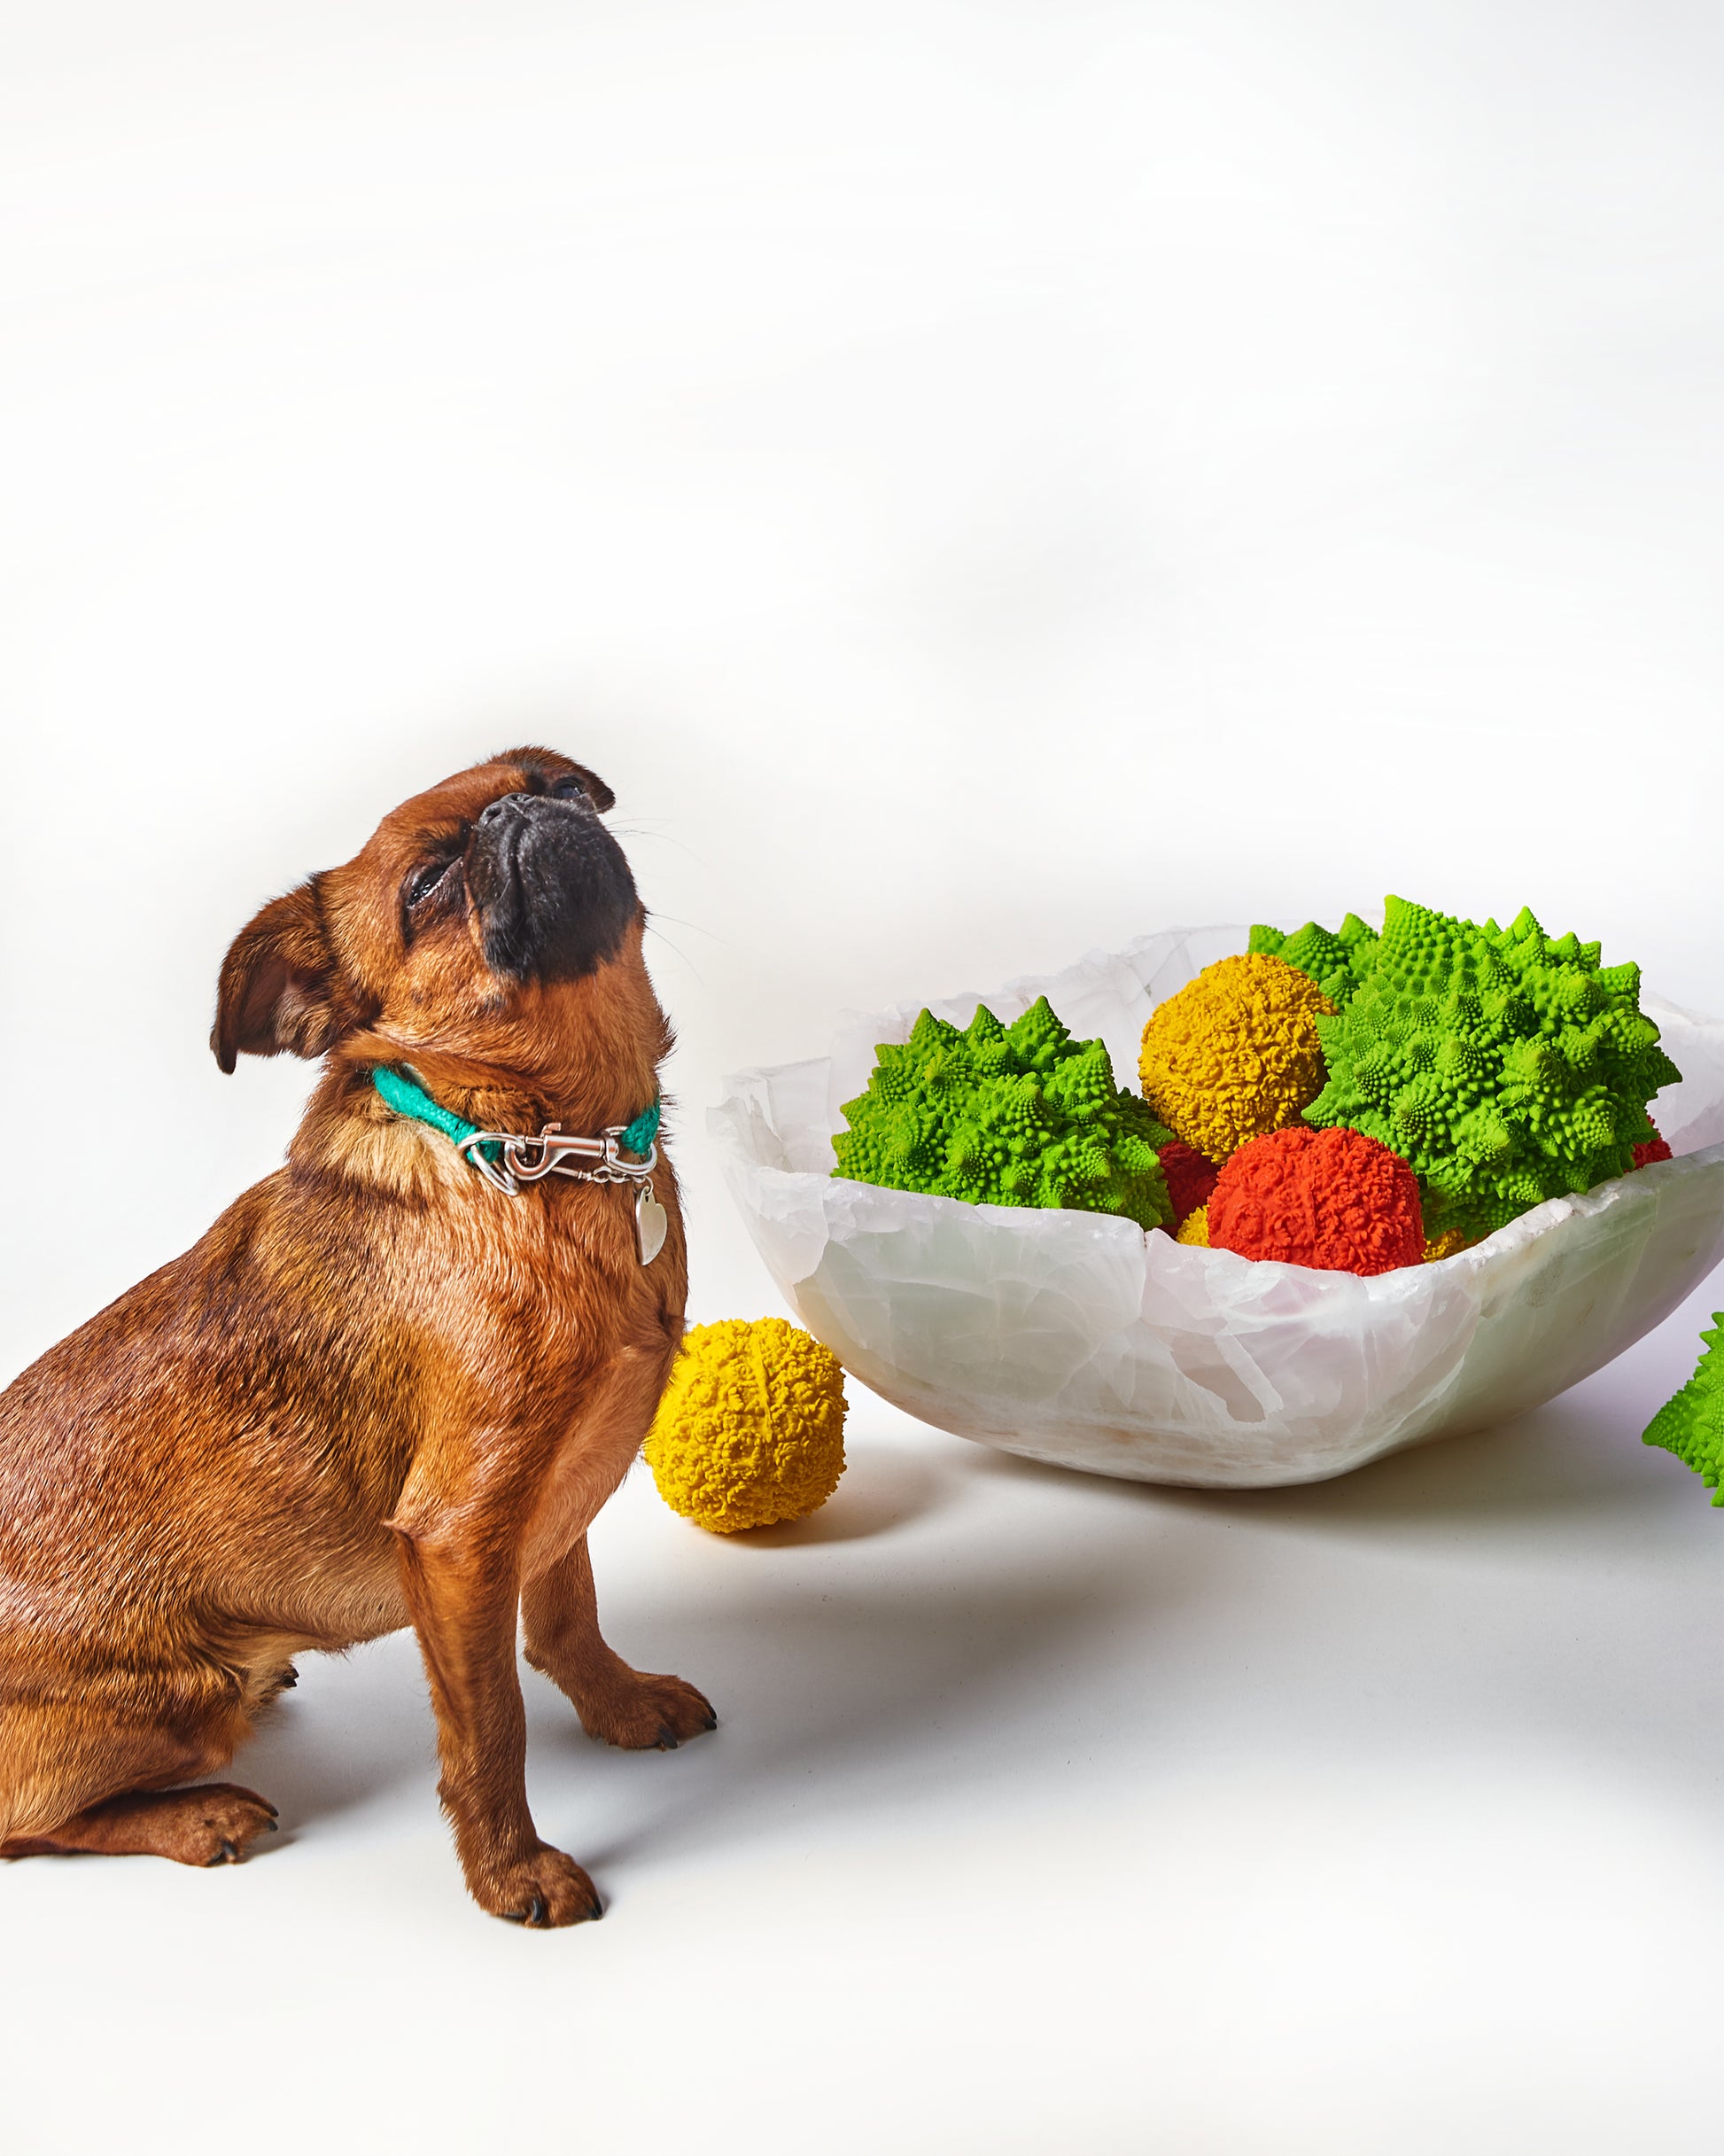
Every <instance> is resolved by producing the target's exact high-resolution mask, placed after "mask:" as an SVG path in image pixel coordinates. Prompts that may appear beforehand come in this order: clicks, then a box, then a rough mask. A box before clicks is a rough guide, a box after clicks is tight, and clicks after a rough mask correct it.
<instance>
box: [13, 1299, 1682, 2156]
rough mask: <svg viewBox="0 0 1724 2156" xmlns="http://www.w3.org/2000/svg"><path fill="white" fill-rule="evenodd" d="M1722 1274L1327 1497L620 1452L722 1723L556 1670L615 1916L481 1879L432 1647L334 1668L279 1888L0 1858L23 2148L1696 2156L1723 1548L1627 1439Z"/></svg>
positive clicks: (548, 1737) (896, 1454)
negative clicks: (1576, 1374) (454, 1826)
mask: <svg viewBox="0 0 1724 2156" xmlns="http://www.w3.org/2000/svg"><path fill="white" fill-rule="evenodd" d="M1717 1285H1718V1283H1717V1282H1716V1281H1714V1282H1713V1283H1712V1287H1711V1288H1709V1289H1708V1290H1707V1291H1706V1292H1705V1293H1703V1294H1702V1295H1701V1296H1699V1297H1697V1298H1696V1300H1695V1301H1694V1303H1693V1304H1690V1305H1689V1307H1688V1308H1687V1309H1686V1310H1685V1311H1683V1312H1681V1313H1679V1314H1678V1315H1677V1316H1676V1317H1675V1318H1674V1319H1672V1320H1671V1321H1670V1322H1669V1323H1668V1324H1667V1325H1666V1327H1663V1328H1662V1330H1661V1331H1660V1332H1659V1333H1658V1335H1655V1336H1654V1337H1653V1338H1651V1339H1650V1340H1649V1341H1647V1342H1645V1343H1642V1345H1641V1346H1640V1347H1639V1348H1638V1349H1636V1350H1634V1351H1633V1352H1632V1353H1630V1354H1629V1355H1627V1357H1625V1358H1623V1359H1622V1361H1621V1362H1619V1364H1618V1365H1616V1366H1614V1367H1613V1368H1612V1369H1611V1370H1609V1371H1606V1372H1604V1374H1601V1375H1600V1376H1598V1377H1596V1378H1595V1379H1594V1380H1592V1381H1591V1382H1589V1383H1588V1384H1586V1385H1584V1386H1582V1387H1580V1388H1579V1389H1577V1390H1576V1391H1574V1392H1573V1393H1572V1394H1570V1395H1569V1396H1568V1397H1565V1399H1563V1400H1561V1401H1559V1402H1557V1403H1556V1404H1554V1405H1551V1406H1549V1407H1548V1408H1546V1409H1544V1410H1542V1411H1541V1412H1540V1413H1536V1414H1534V1415H1532V1416H1529V1417H1526V1418H1525V1419H1524V1420H1521V1421H1519V1422H1517V1423H1515V1424H1512V1425H1510V1426H1509V1427H1507V1428H1503V1429H1501V1430H1498V1431H1495V1432H1492V1433H1489V1434H1487V1435H1484V1436H1477V1437H1471V1438H1464V1439H1460V1440H1455V1441H1451V1442H1448V1443H1447V1444H1441V1445H1437V1446H1433V1447H1430V1448H1427V1449H1425V1450H1422V1451H1417V1452H1411V1453H1408V1454H1403V1455H1402V1456H1401V1457H1399V1458H1396V1459H1391V1460H1388V1461H1386V1462H1384V1463H1382V1464H1380V1465H1379V1466H1378V1467H1372V1468H1370V1469H1368V1470H1366V1471H1364V1472H1363V1473H1360V1474H1357V1475H1352V1476H1350V1477H1347V1479H1345V1480H1343V1481H1340V1482H1337V1483H1328V1484H1324V1485H1320V1486H1316V1487H1312V1488H1308V1489H1302V1490H1292V1491H1273V1492H1263V1493H1261V1494H1251V1495H1245V1496H1239V1495H1231V1496H1221V1495H1215V1496H1210V1495H1205V1494H1200V1493H1193V1492H1182V1491H1169V1490H1154V1489H1147V1488H1138V1487H1133V1486H1130V1485H1125V1484H1119V1483H1104V1482H1100V1481H1092V1480H1088V1479H1085V1478H1083V1477H1080V1476H1076V1475H1068V1474H1064V1473H1061V1472H1060V1471H1057V1470H1052V1469H1045V1468H1041V1467H1032V1466H1029V1465H1027V1464H1023V1463H1019V1462H1014V1461H1012V1460H1008V1459H1003V1458H1000V1457H998V1456H996V1455H994V1454H992V1453H990V1452H984V1451H982V1450H981V1449H979V1448H976V1447H974V1446H970V1445H967V1444H963V1443H961V1442H959V1441H958V1440H956V1439H951V1438H947V1437H945V1436H941V1435H939V1434H937V1433H935V1432H933V1431H928V1430H924V1429H922V1428H920V1427H919V1426H917V1425H914V1424H912V1423H910V1422H908V1421H907V1420H905V1419H904V1418H902V1417H898V1416H896V1415H894V1414H893V1413H891V1412H890V1411H889V1410H888V1409H886V1408H884V1407H882V1406H881V1405H879V1404H878V1403H876V1402H874V1401H872V1400H870V1399H868V1398H867V1397H866V1396H865V1397H862V1398H861V1399H859V1400H858V1402H857V1405H856V1407H855V1411H854V1414H853V1425H852V1436H853V1443H852V1446H851V1466H850V1471H849V1473H848V1475H847V1476H846V1479H845V1481H844V1483H843V1485H842V1486H841V1488H840V1491H839V1492H838V1494H837V1496H836V1497H835V1498H834V1499H833V1500H832V1502H831V1504H830V1505H829V1506H827V1509H826V1510H825V1511H824V1512H823V1513H822V1514H819V1515H818V1516H817V1517H816V1518H815V1519H813V1520H812V1521H810V1522H805V1523H804V1524H803V1525H802V1526H801V1527H798V1528H795V1529H771V1530H767V1531H765V1532H764V1533H761V1534H758V1535H756V1536H753V1537H747V1538H744V1539H742V1540H739V1541H734V1542H726V1541H720V1540H716V1539H712V1538H709V1537H703V1536H702V1535H701V1534H699V1533H698V1532H697V1531H696V1530H695V1529H692V1528H690V1527H687V1526H686V1525H685V1524H684V1523H683V1522H680V1520H678V1519H676V1518H675V1517H673V1516H672V1514H670V1513H669V1512H668V1511H667V1510H666V1509H665V1508H664V1506H662V1505H661V1504H660V1502H659V1500H658V1498H657V1497H656V1493H655V1491H654V1490H653V1487H652V1484H651V1482H650V1480H649V1479H648V1476H647V1474H646V1471H645V1469H644V1468H638V1469H637V1470H636V1471H635V1474H634V1475H633V1477H632V1478H631V1480H630V1482H629V1483H628V1484H627V1486H626V1487H625V1490H624V1491H623V1492H622V1493H621V1495H620V1496H619V1498H617V1500H616V1501H615V1503H614V1504H613V1505H612V1506H611V1507H610V1510H609V1512H608V1513H607V1514H606V1515H605V1517H604V1519H603V1521H602V1525H601V1528H600V1529H599V1531H598V1533H597V1535H596V1537H595V1545H594V1546H595V1558H596V1563H597V1565H598V1568H599V1571H600V1588H601V1596H602V1604H603V1607H604V1609H605V1612H606V1616H607V1624H608V1629H609V1631H610V1634H611V1636H612V1638H613V1639H614V1640H615V1641H616V1642H617V1644H618V1646H620V1647H621V1648H622V1649H623V1651H624V1652H625V1653H627V1654H630V1655H632V1656H633V1658H634V1659H635V1660H636V1661H638V1662H641V1664H642V1665H644V1666H646V1667H648V1668H674V1669H676V1670H680V1671H682V1672H684V1673H686V1674H687V1675H688V1676H689V1677H693V1678H695V1680H696V1681H698V1682H699V1683H700V1684H702V1685H703V1686H705V1687H707V1688H708V1689H709V1690H710V1691H711V1694H712V1696H713V1698H714V1700H715V1701H716V1702H717V1704H718V1708H719V1710H720V1713H721V1715H722V1716H723V1721H722V1724H721V1727H720V1728H719V1730H718V1732H717V1733H716V1734H715V1735H713V1736H711V1737H706V1738H702V1739H700V1740H696V1741H695V1743H693V1744H692V1745H690V1746H688V1747H685V1748H684V1749H683V1750H681V1751H680V1752H678V1753H675V1754H673V1755H664V1756H661V1755H656V1754H648V1755H640V1756H625V1755H621V1754H617V1753H615V1752H608V1751H605V1750H602V1749H600V1748H599V1747H595V1746H594V1745H592V1744H590V1743H588V1742H587V1741H586V1740H585V1739H584V1738H583V1737H582V1736H581V1735H580V1733H579V1730H578V1728H577V1727H576V1725H575V1724H574V1721H573V1718H572V1716H571V1712H570V1711H569V1710H568V1709H567V1708H565V1707H564V1706H563V1702H562V1701H561V1700H560V1699H559V1697H558V1696H557V1695H556V1694H555V1693H554V1692H553V1691H552V1690H551V1689H550V1688H549V1687H548V1686H547V1685H544V1684H543V1683H542V1682H541V1681H540V1680H539V1679H537V1678H536V1677H532V1674H531V1673H530V1672H529V1673H528V1678H527V1682H528V1700H529V1714H530V1721H531V1731H532V1770H531V1785H532V1798H533V1803H534V1807H535V1810H536V1813H537V1817H538V1819H539V1823H540V1829H541V1831H542V1832H544V1833H546V1834H547V1836H549V1837H551V1838H554V1839H555V1840H556V1841H559V1842H560V1843H562V1844H563V1846H565V1847H567V1848H569V1849H571V1850H572V1851H574V1852H575V1853H576V1854H577V1855H579V1857H580V1858H581V1859H582V1860H583V1861H584V1862H585V1863H586V1864H587V1865H588V1866H589V1868H590V1869H591V1870H592V1871H593V1872H594V1874H595V1876H596V1877H597V1879H598V1880H599V1881H600V1882H601V1885H602V1889H603V1891H604V1893H605V1895H606V1896H607V1897H608V1902H609V1908H608V1911H607V1914H606V1917H605V1919H604V1921H603V1923H602V1924H601V1925H597V1926H583V1927H579V1928H578V1929H576V1930H573V1931H570V1932H565V1933H559V1934H527V1933H524V1932H521V1931H518V1930H516V1929H514V1928H512V1927H510V1926H506V1925H503V1924H501V1923H498V1922H496V1921H494V1920H493V1919H488V1918H485V1917H483V1916H481V1915H480V1914H479V1913H478V1911H477V1910H476V1909H475V1908H474V1907H473V1906H472V1905H471V1904H470V1903H469V1902H468V1901H467V1900H466V1898H465V1896H464V1895H463V1893H462V1887H461V1883H460V1879H459V1875H458V1873H457V1872H456V1869H455V1865H454V1857H453V1855H452V1853H451V1850H450V1848H449V1845H448V1841H447V1836H446V1834H445V1832H444V1829H443V1826H442V1825H441V1822H440V1820H439V1816H438V1811H437V1805H436V1799H435V1796H434V1794H433V1789H432V1783H433V1779H434V1770H433V1766H432V1762H431V1727H430V1722H429V1718H428V1715H427V1711H426V1707H425V1701H424V1695H423V1684H422V1682H421V1679H420V1675H419V1670H418V1667H417V1663H416V1661H415V1654H414V1650H413V1647H412V1644H411V1642H410V1640H409V1639H408V1638H406V1637H398V1638H393V1639H391V1640H389V1641H386V1642H384V1643H383V1644H381V1645H379V1646H375V1647H373V1648H370V1649H367V1650H362V1651H361V1652H359V1653H357V1654H353V1656H351V1657H350V1658H348V1659H346V1660H345V1661H332V1660H330V1661H321V1662H310V1663H308V1664H307V1666H306V1667H305V1669H304V1670H303V1674H302V1679H301V1684H300V1687H299V1691H298V1692H297V1693H294V1694H292V1695H291V1696H290V1697H289V1698H288V1700H287V1701H285V1702H284V1703H283V1708H282V1709H281V1711H280V1712H279V1714H278V1716H277V1717H276V1721H275V1723H274V1725H273V1726H272V1727H271V1728H270V1729H269V1731H268V1733H267V1734H266V1735H264V1736H263V1737H262V1738H260V1740H259V1741H258V1742H257V1744H256V1745H255V1746H254V1747H252V1750H251V1751H250V1752H248V1753H247V1754H245V1755H243V1756H242V1761H241V1763H240V1765H239V1766H238V1767H237V1770H236V1771H237V1773H238V1774H239V1775H240V1776H241V1778H242V1779H247V1780H250V1781H253V1782H255V1783H256V1785H257V1786H260V1788H262V1789H263V1790H264V1791H265V1792H266V1793H267V1794H269V1795H270V1796H271V1797H273V1798H274V1800H275V1801H276V1802H277V1803H278V1804H279V1805H280V1806H281V1808H282V1817H283V1830H284V1831H283V1834H282V1836H281V1840H280V1841H279V1842H278V1843H271V1844H270V1845H269V1846H268V1849H267V1851H266V1853H265V1854H263V1855H262V1856H259V1857H257V1858H255V1859H254V1860H253V1861H252V1862H251V1863H250V1864H247V1865H245V1867H243V1868H240V1869H237V1870H224V1871H219V1872H208V1873H202V1872H187V1871H182V1870H180V1869H178V1868H176V1867H174V1866H171V1865H169V1864H163V1863H159V1862H156V1861H154V1860H151V1859H144V1858H138V1859H129V1860H121V1861H115V1860H103V1859H71V1860H35V1861H29V1862H25V1863H19V1864H12V1865H9V1866H5V1867H0V1936H3V1937H4V1942H5V1943H4V1956H5V1960H6V1963H7V1965H8V1970H9V1980H8V1981H9V1992H8V1998H9V2012H8V2015H7V2018H6V2020H5V2024H4V2034H3V2035H0V2047H3V2056H0V2068H3V2075H0V2090H4V2095H0V2110H3V2112H4V2121H5V2132H4V2140H5V2145H6V2147H7V2149H8V2150H9V2151H10V2152H12V2156H50V2152H51V2156H59V2152H72V2151H76V2152H80V2156H82V2152H93V2151H96V2150H105V2149H112V2148H115V2147H118V2146H121V2145H135V2146H140V2147H146V2148H150V2149H155V2148H159V2147H167V2146H170V2145H172V2146H188V2147H189V2146H192V2145H213V2146H216V2147H224V2146H232V2147H235V2148H240V2149H245V2150H247V2151H252V2152H258V2156H274V2152H278V2151H279V2152H294V2156H299V2152H307V2151H324V2150H335V2151H346V2150H349V2149H352V2150H359V2149H365V2150H371V2151H377V2152H384V2151H395V2150H400V2151H408V2150H412V2151H415V2152H440V2151H445V2150H447V2151H450V2152H454V2151H463V2152H464V2151H473V2150H490V2149H499V2148H505V2147H507V2148H511V2149H556V2150H562V2149H571V2150H572V2149H578V2148H594V2149H597V2148H607V2147H611V2146H617V2145H624V2144H638V2143H639V2142H640V2141H641V2140H642V2139H643V2138H644V2139H648V2140H650V2141H652V2142H654V2143H656V2144H660V2145H674V2144H680V2145H686V2146H689V2147H694V2148H696V2149H701V2150H711V2151H729V2150H733V2149H734V2150H748V2151H750V2152H755V2156H778V2152H787V2156H788V2152H792V2151H795V2152H813V2156H827V2152H829V2156H848V2152H852V2151H853V2152H858V2156H861V2152H869V2156H873V2152H877V2151H885V2150H892V2151H916V2152H920V2151H929V2152H935V2151H941V2152H946V2151H956V2150H966V2151H967V2150H975V2151H984V2152H1019V2151H1023V2152H1037V2156H1044V2152H1056V2151H1064V2150H1068V2149H1071V2150H1078V2149H1083V2150H1085V2151H1097V2152H1101V2151H1113V2150H1122V2151H1124V2150H1138V2149H1150V2148H1154V2149H1157V2150H1171V2151H1177V2152H1210V2151H1214V2152H1225V2156H1232V2152H1259V2151H1262V2152H1276V2156H1297V2152H1304V2151H1311V2152H1317V2151H1323V2152H1325V2156H1333V2152H1341V2151H1359V2152H1366V2151H1379V2150H1393V2151H1395V2152H1399V2156H1425V2152H1432V2156H1437V2152H1442V2156H1448V2152H1454V2151H1458V2150H1463V2149H1464V2150H1467V2151H1469V2152H1485V2151H1493V2152H1494V2151H1498V2150H1501V2151H1505V2152H1507V2151H1516V2152H1524V2151H1528V2150H1534V2149H1539V2150H1543V2149H1551V2150H1557V2149H1560V2150H1563V2151H1565V2152H1567V2156H1581V2152H1591V2151H1597V2152H1601V2156H1604V2152H1610V2156H1617V2152H1623V2151H1626V2150H1629V2149H1633V2150H1635V2151H1636V2152H1642V2156H1644V2152H1658V2156H1666V2152H1676V2151H1689V2150H1692V2151H1701V2150H1712V2149H1715V2148H1716V2147H1717V2145H1718V2130H1719V2129H1718V2117H1719V2108H1718V2098H1717V2095H1716V2088H1715V2079H1716V2077H1715V2074H1714V2072H1713V2064H1714V2054H1715V2052H1716V2049H1717V2040H1716V2036H1715V2034H1714V2025H1715V2020H1716V2017H1715V2014H1714V2013H1713V2012H1712V2006H1711V2002H1712V1998H1713V1996H1714V1995H1715V1991H1716V1988H1717V1981H1718V1970H1719V1965H1720V1955H1724V1853H1720V1836H1719V1824H1720V1815H1721V1814H1724V1783H1721V1782H1720V1768H1724V1726H1720V1717H1719V1714H1718V1705H1719V1693H1720V1685H1719V1678H1718V1671H1717V1663H1716V1647H1715V1642H1716V1641H1717V1639H1718V1638H1719V1637H1720V1619H1721V1618H1724V1561H1721V1560H1724V1517H1720V1514H1718V1513H1716V1512H1714V1511H1712V1509H1710V1507H1709V1506H1707V1504H1706V1502H1705V1491H1703V1490H1702V1489H1701V1488H1700V1486H1699V1485H1698V1483H1696V1482H1695V1481H1694V1480H1693V1479H1692V1478H1691V1477H1690V1476H1689V1475H1687V1474H1686V1473H1685V1472H1684V1471H1683V1470H1681V1468H1679V1467H1677V1466H1676V1464H1675V1463H1674V1461H1672V1460H1671V1459H1669V1458H1668V1457H1667V1456H1666V1455H1665V1454H1663V1453H1661V1452H1649V1451H1646V1450H1644V1449H1643V1448H1642V1447H1641V1446H1640V1445H1639V1444H1638V1443H1637V1442H1636V1439H1637V1434H1638V1431H1639V1429H1640V1428H1641V1426H1642V1423H1643V1422H1644V1420H1646V1418H1647V1416H1648V1414H1649V1413H1650V1410H1651V1408H1652V1407H1653V1406H1654V1405H1657V1403H1658V1400H1659V1399H1661V1398H1662V1397H1664V1395H1665V1394H1666V1392H1667V1391H1668V1390H1670V1389H1672V1388H1673V1387H1674V1385H1675V1384H1676V1383H1677V1382H1680V1380H1681V1378H1682V1377H1683V1376H1685V1375H1686V1374H1687V1372H1688V1369H1689V1367H1690V1366H1691V1364H1692V1360H1693V1357H1694V1353H1695V1349H1696V1333H1697V1327H1698V1325H1699V1324H1700V1323H1702V1322H1704V1320H1705V1314H1706V1312H1707V1311H1708V1310H1709V1309H1710V1308H1711V1302H1710V1299H1709V1298H1710V1296H1711V1294H1712V1292H1713V1291H1714V1290H1715V1289H1716V1288H1717ZM26 1973H27V1978H28V1981H27V1982H26V1981H25V1977H26ZM93 2032H99V2039H100V2040H99V2042H92V2041H91V2037H92V2033H93Z"/></svg>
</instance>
